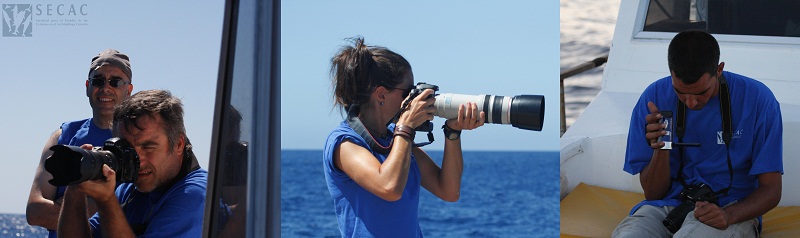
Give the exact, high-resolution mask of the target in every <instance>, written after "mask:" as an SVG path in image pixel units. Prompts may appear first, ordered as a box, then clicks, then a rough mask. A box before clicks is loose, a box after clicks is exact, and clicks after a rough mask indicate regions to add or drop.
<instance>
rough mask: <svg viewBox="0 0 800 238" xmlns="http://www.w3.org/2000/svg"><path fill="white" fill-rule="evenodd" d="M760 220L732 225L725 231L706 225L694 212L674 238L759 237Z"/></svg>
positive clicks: (688, 216)
mask: <svg viewBox="0 0 800 238" xmlns="http://www.w3.org/2000/svg"><path fill="white" fill-rule="evenodd" d="M757 234H758V220H756V219H751V220H747V221H744V222H740V223H736V224H731V225H729V226H728V228H727V229H725V230H720V229H717V228H714V227H712V226H709V225H706V224H704V223H702V222H700V221H699V220H697V218H695V217H694V212H689V214H688V215H686V220H685V221H684V222H683V225H682V226H681V229H680V230H678V232H676V233H675V235H674V236H673V237H687V238H688V237H757Z"/></svg>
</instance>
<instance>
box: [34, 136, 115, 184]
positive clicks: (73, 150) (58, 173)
mask: <svg viewBox="0 0 800 238" xmlns="http://www.w3.org/2000/svg"><path fill="white" fill-rule="evenodd" d="M50 150H52V151H53V155H52V156H50V157H49V158H47V160H45V162H44V168H45V169H46V170H47V172H50V174H52V175H53V179H51V180H50V181H49V182H50V184H52V185H55V186H65V185H69V184H78V183H80V182H83V181H86V180H93V179H98V178H102V177H103V164H109V166H115V165H116V163H115V162H114V161H115V159H114V158H113V157H114V155H113V154H112V153H111V152H109V151H101V150H98V151H91V150H84V149H81V148H80V147H77V146H69V145H54V146H52V147H50ZM112 168H114V167H112Z"/></svg>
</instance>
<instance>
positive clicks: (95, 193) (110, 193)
mask: <svg viewBox="0 0 800 238" xmlns="http://www.w3.org/2000/svg"><path fill="white" fill-rule="evenodd" d="M81 148H83V146H81ZM84 149H85V148H84ZM103 176H105V178H102V179H97V180H88V181H84V182H82V183H79V184H77V185H71V186H75V187H77V188H78V190H79V191H80V192H82V193H84V194H86V196H89V197H91V198H93V199H94V200H95V201H97V202H98V203H105V202H109V201H114V202H116V198H117V196H116V195H115V194H114V186H115V185H116V182H117V178H116V173H115V172H114V170H112V169H111V167H108V165H105V164H104V165H103ZM112 199H113V200H112Z"/></svg>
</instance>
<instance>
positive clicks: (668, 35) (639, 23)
mask: <svg viewBox="0 0 800 238" xmlns="http://www.w3.org/2000/svg"><path fill="white" fill-rule="evenodd" d="M650 2H652V0H645V1H639V7H638V8H637V11H636V21H635V22H634V25H633V31H634V32H633V40H666V41H670V40H672V38H673V37H675V35H677V34H678V33H677V32H655V31H644V24H645V20H646V19H647V9H648V8H649V7H650ZM618 20H619V19H618ZM712 34H713V35H714V38H716V39H717V41H718V42H730V43H752V44H767V45H800V37H788V36H757V35H731V34H717V33H712Z"/></svg>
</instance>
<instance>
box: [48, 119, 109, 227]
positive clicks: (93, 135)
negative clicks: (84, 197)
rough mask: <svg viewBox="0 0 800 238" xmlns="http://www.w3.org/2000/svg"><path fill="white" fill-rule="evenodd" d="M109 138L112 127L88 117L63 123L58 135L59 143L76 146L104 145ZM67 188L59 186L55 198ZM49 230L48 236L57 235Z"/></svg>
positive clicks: (59, 196)
mask: <svg viewBox="0 0 800 238" xmlns="http://www.w3.org/2000/svg"><path fill="white" fill-rule="evenodd" d="M108 138H111V129H100V128H99V127H97V126H96V125H95V124H94V122H92V118H88V119H83V120H80V121H73V122H64V123H62V124H61V136H60V137H58V144H59V145H74V146H81V145H83V144H91V145H92V146H102V145H103V142H105V141H106V140H107V139H108ZM66 190H67V187H66V186H59V187H58V188H57V190H56V197H55V199H59V198H61V197H62V196H64V191H66ZM47 231H49V232H50V234H49V236H48V237H51V238H55V237H56V231H54V230H49V229H48V230H47Z"/></svg>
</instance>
